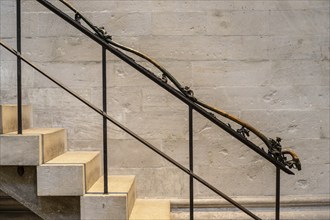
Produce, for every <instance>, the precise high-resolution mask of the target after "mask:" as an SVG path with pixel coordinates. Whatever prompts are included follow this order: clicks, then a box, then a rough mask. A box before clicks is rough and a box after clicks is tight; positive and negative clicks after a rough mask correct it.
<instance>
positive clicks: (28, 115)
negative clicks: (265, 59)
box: [0, 104, 32, 134]
mask: <svg viewBox="0 0 330 220" xmlns="http://www.w3.org/2000/svg"><path fill="white" fill-rule="evenodd" d="M31 125H32V107H31V105H22V126H23V129H27V128H30V127H31ZM13 131H17V105H10V104H2V105H0V134H5V133H9V132H13Z"/></svg>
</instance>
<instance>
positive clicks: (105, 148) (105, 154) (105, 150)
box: [102, 47, 108, 194]
mask: <svg viewBox="0 0 330 220" xmlns="http://www.w3.org/2000/svg"><path fill="white" fill-rule="evenodd" d="M102 99H103V100H102V105H103V112H104V113H107V50H106V49H105V48H104V47H102ZM107 123H108V121H107V118H106V117H105V116H103V177H104V194H108V126H107Z"/></svg>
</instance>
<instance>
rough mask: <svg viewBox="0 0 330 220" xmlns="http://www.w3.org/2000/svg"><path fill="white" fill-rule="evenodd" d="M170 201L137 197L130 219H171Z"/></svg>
mask: <svg viewBox="0 0 330 220" xmlns="http://www.w3.org/2000/svg"><path fill="white" fill-rule="evenodd" d="M170 219H171V217H170V201H166V200H155V199H137V200H136V201H135V204H134V207H133V210H132V213H131V216H130V218H129V220H170Z"/></svg>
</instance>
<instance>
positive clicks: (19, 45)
mask: <svg viewBox="0 0 330 220" xmlns="http://www.w3.org/2000/svg"><path fill="white" fill-rule="evenodd" d="M16 17H17V19H16V25H17V28H16V30H17V32H16V35H17V36H16V40H17V52H18V53H21V51H22V40H21V23H22V22H21V0H16ZM22 130H23V125H22V61H21V58H20V57H17V133H18V134H22Z"/></svg>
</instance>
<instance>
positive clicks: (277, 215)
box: [275, 167, 281, 220]
mask: <svg viewBox="0 0 330 220" xmlns="http://www.w3.org/2000/svg"><path fill="white" fill-rule="evenodd" d="M280 172H281V170H280V168H278V167H276V208H275V219H276V220H280V190H281V188H280V187H281V173H280Z"/></svg>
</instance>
